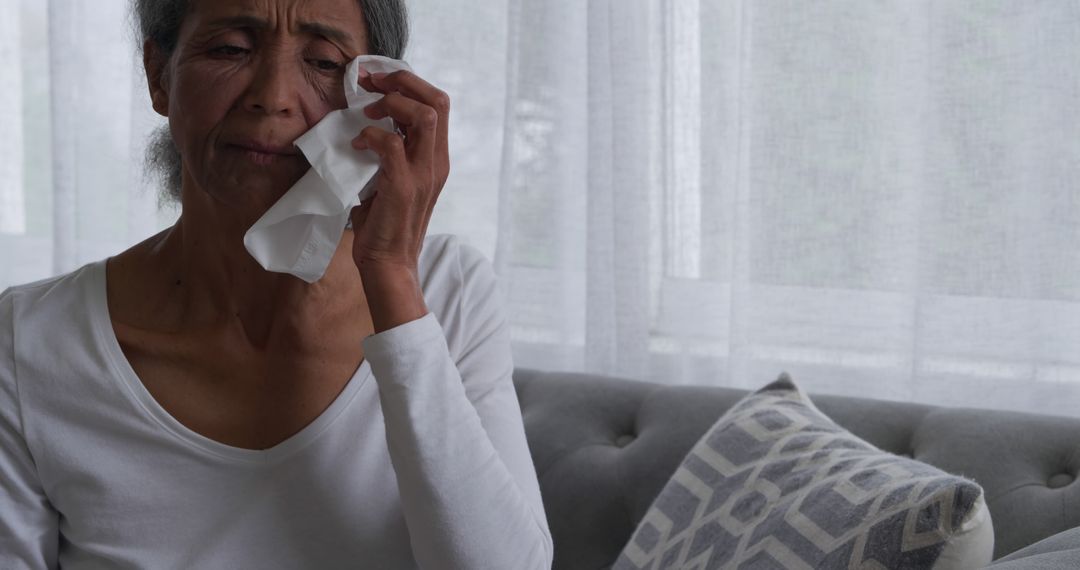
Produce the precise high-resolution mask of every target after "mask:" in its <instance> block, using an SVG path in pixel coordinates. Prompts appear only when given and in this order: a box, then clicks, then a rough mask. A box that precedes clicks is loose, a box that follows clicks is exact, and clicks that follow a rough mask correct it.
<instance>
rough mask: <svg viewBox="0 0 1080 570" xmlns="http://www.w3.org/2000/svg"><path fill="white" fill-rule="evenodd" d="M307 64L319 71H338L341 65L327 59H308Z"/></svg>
mask: <svg viewBox="0 0 1080 570" xmlns="http://www.w3.org/2000/svg"><path fill="white" fill-rule="evenodd" d="M308 63H311V64H312V65H314V66H315V67H317V68H319V69H320V70H321V71H338V70H340V69H341V64H340V63H338V62H336V61H331V60H329V59H309V60H308Z"/></svg>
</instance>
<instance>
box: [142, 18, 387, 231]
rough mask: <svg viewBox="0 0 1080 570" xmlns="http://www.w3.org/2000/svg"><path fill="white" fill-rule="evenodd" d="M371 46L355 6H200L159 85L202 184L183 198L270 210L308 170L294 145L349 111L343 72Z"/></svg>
mask: <svg viewBox="0 0 1080 570" xmlns="http://www.w3.org/2000/svg"><path fill="white" fill-rule="evenodd" d="M366 48H367V35H366V33H365V25H364V21H363V14H362V13H361V11H360V7H359V3H358V2H357V0H196V1H195V2H193V3H192V4H191V8H190V11H189V13H188V15H187V17H186V18H185V20H184V23H183V25H182V26H181V29H180V35H179V39H178V42H177V47H176V51H175V52H174V54H173V67H172V69H171V75H170V77H168V78H167V79H166V81H165V82H163V83H164V85H163V86H162V88H160V89H158V90H156V91H155V89H154V88H151V92H152V99H153V101H154V108H155V110H157V111H158V112H159V113H162V114H164V115H166V116H168V118H169V126H170V127H171V129H172V134H173V138H174V140H175V141H176V144H177V146H178V148H179V149H180V153H181V154H182V155H183V157H184V170H185V172H184V179H185V180H184V184H185V186H188V187H190V186H192V184H191V183H192V182H194V186H195V188H186V189H185V192H189V191H193V190H197V191H202V192H206V193H207V194H209V197H210V198H211V199H213V200H214V201H218V202H221V203H223V204H224V205H226V206H228V207H230V208H232V209H234V210H240V211H241V212H244V213H247V214H249V215H255V214H261V213H262V212H264V211H265V210H266V209H267V208H269V207H270V205H272V204H273V203H274V202H275V201H276V200H277V199H278V198H280V197H281V195H282V194H284V193H285V191H286V190H288V188H289V187H290V186H292V185H293V184H294V183H295V182H296V181H297V180H299V179H300V177H301V176H302V175H303V174H304V173H305V172H306V171H307V169H308V167H309V164H308V162H307V160H306V159H305V158H304V156H303V155H302V154H300V152H299V150H298V149H296V148H295V147H293V146H292V142H293V141H294V140H295V139H296V138H297V137H299V136H300V135H301V134H303V133H304V132H305V131H307V130H308V129H310V128H311V127H312V126H314V125H315V123H317V122H318V121H319V120H320V119H322V118H323V116H324V115H326V114H327V113H328V112H330V111H332V110H334V109H341V108H344V107H345V106H346V102H345V93H344V90H343V88H342V80H343V77H344V73H345V66H346V65H347V64H348V62H349V61H350V60H351V59H353V58H354V57H356V56H357V55H361V54H364V53H366V52H367V49H366ZM152 84H153V82H152Z"/></svg>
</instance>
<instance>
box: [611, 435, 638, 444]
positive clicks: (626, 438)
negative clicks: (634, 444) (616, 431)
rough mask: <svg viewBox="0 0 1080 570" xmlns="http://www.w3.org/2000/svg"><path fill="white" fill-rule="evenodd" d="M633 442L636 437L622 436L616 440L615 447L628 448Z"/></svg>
mask: <svg viewBox="0 0 1080 570" xmlns="http://www.w3.org/2000/svg"><path fill="white" fill-rule="evenodd" d="M631 441H634V436H632V435H630V434H627V435H620V436H619V437H618V438H616V439H615V445H616V446H618V447H626V446H627V445H628V444H629V443H630V442H631Z"/></svg>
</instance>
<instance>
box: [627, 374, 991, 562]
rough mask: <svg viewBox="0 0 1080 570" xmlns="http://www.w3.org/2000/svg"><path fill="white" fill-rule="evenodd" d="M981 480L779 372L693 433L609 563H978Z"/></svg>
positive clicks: (987, 552)
mask: <svg viewBox="0 0 1080 570" xmlns="http://www.w3.org/2000/svg"><path fill="white" fill-rule="evenodd" d="M993 547H994V542H993V527H992V525H991V523H990V515H989V511H988V510H987V509H986V505H985V504H984V503H983V493H982V488H981V487H979V486H978V485H977V484H975V483H974V482H972V481H969V480H967V479H964V478H961V477H957V476H954V475H949V474H947V473H945V472H943V471H941V470H939V469H937V468H936V467H933V466H931V465H927V464H925V463H922V462H919V461H916V460H914V459H908V458H905V457H900V456H896V455H892V454H890V453H886V452H884V451H881V450H879V449H877V448H875V447H874V446H872V445H870V444H869V443H867V442H865V441H863V440H861V439H859V438H857V437H855V436H854V435H852V434H851V433H850V432H848V431H846V430H845V429H843V428H841V427H840V426H838V425H836V424H835V423H833V422H832V420H830V419H829V418H828V417H826V416H825V414H823V413H821V412H820V411H819V410H818V409H817V408H816V407H815V406H814V405H813V403H811V402H810V399H809V398H808V397H807V396H806V395H805V394H804V393H803V392H802V391H801V390H800V389H799V388H798V387H797V386H796V385H795V384H794V383H793V382H792V381H791V379H790V378H789V377H788V376H787V375H786V374H785V375H782V376H781V377H780V378H779V379H778V380H777V381H775V382H773V383H772V384H769V385H768V386H765V387H764V388H762V389H761V390H759V391H757V392H755V393H753V394H750V395H748V396H747V397H745V398H743V399H742V400H741V401H740V402H739V403H738V404H736V405H735V406H734V407H733V408H732V409H731V410H729V411H728V412H727V413H726V414H724V415H723V417H721V418H720V419H719V420H718V421H717V422H716V424H715V425H713V427H712V428H710V429H709V431H708V432H706V433H705V435H704V436H703V437H702V438H701V440H700V441H698V442H697V444H696V445H695V446H694V448H693V449H692V450H690V453H689V454H688V455H687V456H686V458H685V459H684V460H683V462H682V465H680V466H679V468H678V470H676V472H675V475H673V476H672V478H671V479H670V480H669V481H668V483H667V485H666V486H665V487H664V489H663V490H662V491H661V492H660V495H659V496H657V498H656V500H655V501H653V504H652V506H651V507H650V508H649V511H648V512H647V513H646V514H645V518H644V519H642V521H641V523H640V524H639V525H638V527H637V530H635V531H634V535H633V537H632V538H631V539H630V542H629V543H628V544H627V545H626V547H625V548H624V549H623V552H622V554H621V555H620V556H619V558H618V560H617V561H616V562H615V565H614V566H613V570H637V569H646V568H647V569H667V568H687V569H689V568H693V569H712V568H741V569H746V568H755V569H756V568H770V569H771V568H792V569H796V568H797V569H813V568H866V569H870V568H872V569H879V568H880V569H885V568H888V569H893V568H913V569H914V568H954V567H955V568H981V567H982V566H985V565H986V564H988V563H989V562H990V560H991V557H992V553H993Z"/></svg>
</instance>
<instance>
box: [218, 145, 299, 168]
mask: <svg viewBox="0 0 1080 570" xmlns="http://www.w3.org/2000/svg"><path fill="white" fill-rule="evenodd" d="M228 146H229V148H230V149H232V150H235V151H237V152H239V153H240V154H241V156H243V157H244V158H245V159H247V160H249V161H251V162H252V163H254V164H256V165H259V166H266V165H270V164H274V163H277V162H281V161H284V160H292V159H296V158H297V157H299V156H300V152H299V151H298V150H297V149H296V147H293V146H288V147H284V146H274V145H268V144H262V143H258V142H239V143H231V144H229V145H228Z"/></svg>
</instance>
